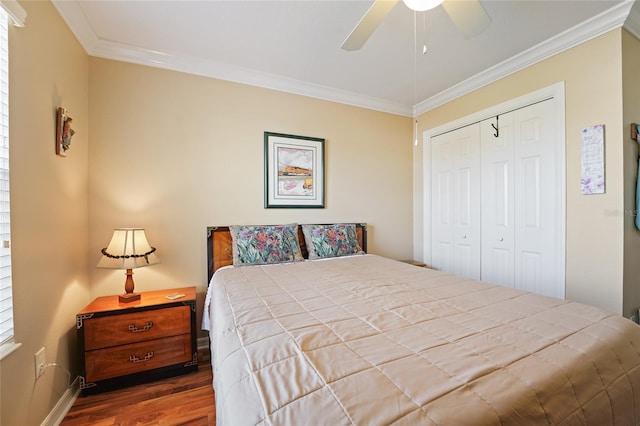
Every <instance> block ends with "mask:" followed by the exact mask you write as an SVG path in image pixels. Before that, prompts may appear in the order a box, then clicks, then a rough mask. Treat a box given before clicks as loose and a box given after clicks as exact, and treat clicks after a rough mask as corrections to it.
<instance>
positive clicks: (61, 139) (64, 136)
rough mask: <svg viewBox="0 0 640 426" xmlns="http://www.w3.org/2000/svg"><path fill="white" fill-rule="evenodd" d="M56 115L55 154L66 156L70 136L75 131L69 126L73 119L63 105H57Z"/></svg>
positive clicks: (69, 146)
mask: <svg viewBox="0 0 640 426" xmlns="http://www.w3.org/2000/svg"><path fill="white" fill-rule="evenodd" d="M56 117H57V119H56V154H57V155H59V156H61V157H66V156H67V151H68V150H69V149H70V148H71V137H72V136H73V135H74V134H75V133H76V132H75V130H73V129H72V128H71V122H72V121H73V119H72V118H71V117H69V114H68V113H67V110H66V109H65V108H63V107H58V111H57V115H56Z"/></svg>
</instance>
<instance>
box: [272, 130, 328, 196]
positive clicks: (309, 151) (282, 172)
mask: <svg viewBox="0 0 640 426" xmlns="http://www.w3.org/2000/svg"><path fill="white" fill-rule="evenodd" d="M264 208H266V209H269V208H324V139H320V138H311V137H307V136H295V135H285V134H282V133H272V132H264Z"/></svg>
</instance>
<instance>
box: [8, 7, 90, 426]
mask: <svg viewBox="0 0 640 426" xmlns="http://www.w3.org/2000/svg"><path fill="white" fill-rule="evenodd" d="M21 4H22V6H23V8H24V9H25V10H26V11H27V13H28V17H27V26H26V27H25V28H12V29H10V32H9V55H10V63H9V66H10V68H9V74H10V76H11V77H10V79H11V83H10V86H9V90H10V105H11V107H10V111H9V113H10V133H11V147H10V170H11V172H10V173H11V175H10V179H11V229H12V234H13V235H12V238H13V248H12V254H13V297H14V315H15V337H16V341H17V342H19V343H22V347H20V348H19V349H18V350H17V351H16V352H14V353H12V354H11V355H9V356H8V357H7V358H5V359H4V360H2V362H1V363H0V368H2V382H1V386H2V403H1V404H2V405H1V407H0V410H1V411H2V422H3V424H4V425H7V426H14V425H20V426H23V425H39V424H41V422H42V420H43V419H44V418H45V417H46V416H47V415H48V414H49V412H50V411H51V409H52V408H53V406H54V405H55V403H56V402H57V401H58V399H59V398H60V396H61V395H62V394H63V393H64V392H65V390H66V385H67V376H66V374H65V373H64V372H63V371H62V370H61V369H57V368H48V369H47V370H46V372H45V375H44V376H42V377H41V378H40V379H39V380H38V381H35V378H34V376H35V375H34V358H33V356H34V354H35V352H36V351H37V350H39V349H40V348H41V347H43V346H44V347H45V352H46V360H47V362H56V363H59V364H60V365H62V366H64V367H65V368H69V367H70V366H71V367H70V368H71V371H72V375H73V377H75V376H76V374H77V367H76V364H77V355H76V329H75V314H76V312H78V310H80V309H82V307H83V306H84V305H86V304H87V303H88V301H89V292H90V291H89V284H88V283H89V279H88V273H87V267H86V265H87V244H88V222H87V217H88V211H87V189H88V173H87V165H88V162H87V160H88V141H89V116H88V112H89V111H88V72H89V60H88V56H87V54H86V53H85V52H84V51H83V50H82V48H81V47H80V45H79V44H78V42H77V41H76V39H75V38H74V36H73V35H72V34H71V32H70V31H69V29H68V28H67V26H66V25H65V24H64V22H63V21H62V19H60V16H59V15H58V13H57V11H56V10H55V9H54V8H53V6H52V5H51V4H50V3H49V2H22V3H21ZM58 106H64V107H66V108H67V109H68V110H69V113H70V116H71V117H73V128H74V129H75V130H76V134H75V136H74V137H73V140H72V148H71V150H70V153H69V156H68V157H67V158H62V157H58V156H56V155H55V122H56V120H55V110H56V108H57V107H58Z"/></svg>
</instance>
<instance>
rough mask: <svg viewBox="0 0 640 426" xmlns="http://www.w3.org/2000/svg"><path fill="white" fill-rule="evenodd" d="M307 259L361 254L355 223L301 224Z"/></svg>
mask: <svg viewBox="0 0 640 426" xmlns="http://www.w3.org/2000/svg"><path fill="white" fill-rule="evenodd" d="M302 233H303V234H304V240H305V242H306V244H307V251H308V252H309V259H320V258H324V257H338V256H348V255H352V254H362V253H364V252H363V251H362V248H360V245H359V244H358V238H357V236H356V225H354V224H352V223H338V224H333V225H302Z"/></svg>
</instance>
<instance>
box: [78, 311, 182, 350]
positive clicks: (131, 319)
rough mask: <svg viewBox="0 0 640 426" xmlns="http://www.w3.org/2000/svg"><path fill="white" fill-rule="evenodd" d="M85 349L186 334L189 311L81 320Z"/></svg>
mask: <svg viewBox="0 0 640 426" xmlns="http://www.w3.org/2000/svg"><path fill="white" fill-rule="evenodd" d="M84 326H85V332H84V333H85V334H84V336H85V342H84V347H85V350H87V351H89V350H94V349H100V348H108V347H112V346H117V345H124V344H128V343H135V342H141V341H145V340H151V339H157V338H159V337H166V336H176V335H179V334H188V333H189V332H190V330H191V308H190V307H189V306H179V307H173V308H164V309H154V310H148V311H144V312H133V313H130V314H123V315H117V316H105V317H99V318H91V319H88V320H85V324H84Z"/></svg>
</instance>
